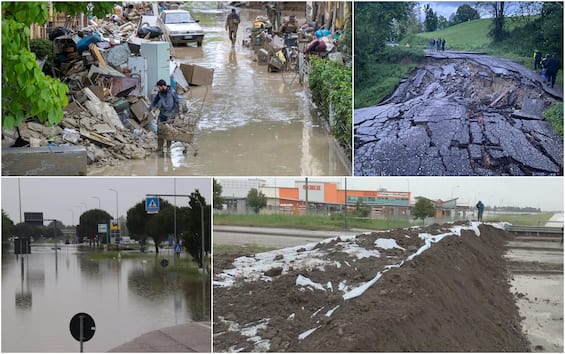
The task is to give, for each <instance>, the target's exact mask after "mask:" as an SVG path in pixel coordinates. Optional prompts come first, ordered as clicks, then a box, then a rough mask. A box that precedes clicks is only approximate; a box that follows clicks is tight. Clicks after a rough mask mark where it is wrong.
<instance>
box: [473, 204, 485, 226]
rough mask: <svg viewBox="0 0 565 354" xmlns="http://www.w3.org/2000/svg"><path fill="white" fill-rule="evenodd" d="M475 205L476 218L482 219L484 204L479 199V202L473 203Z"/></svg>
mask: <svg viewBox="0 0 565 354" xmlns="http://www.w3.org/2000/svg"><path fill="white" fill-rule="evenodd" d="M475 206H476V207H477V219H478V221H481V222H482V221H483V212H484V211H485V205H484V204H483V202H481V201H480V200H479V202H478V203H477V205H475Z"/></svg>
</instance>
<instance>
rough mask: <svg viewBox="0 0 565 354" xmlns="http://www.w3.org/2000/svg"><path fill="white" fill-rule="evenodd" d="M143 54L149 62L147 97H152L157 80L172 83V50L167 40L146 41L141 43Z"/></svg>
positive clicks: (145, 93)
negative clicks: (170, 50) (170, 62)
mask: <svg viewBox="0 0 565 354" xmlns="http://www.w3.org/2000/svg"><path fill="white" fill-rule="evenodd" d="M141 56H142V57H143V58H145V60H146V63H147V66H146V68H147V85H146V87H145V92H144V95H145V97H150V94H151V91H152V89H153V87H155V85H156V84H157V81H159V80H161V79H163V80H165V82H166V83H167V85H170V84H171V78H170V76H171V73H170V64H169V61H170V56H171V54H170V52H169V43H167V42H144V43H141Z"/></svg>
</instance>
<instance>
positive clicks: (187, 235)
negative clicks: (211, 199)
mask: <svg viewBox="0 0 565 354" xmlns="http://www.w3.org/2000/svg"><path fill="white" fill-rule="evenodd" d="M188 205H189V210H190V214H189V215H190V218H189V219H188V220H187V228H185V229H184V231H183V241H184V245H185V246H186V249H187V251H188V253H190V255H191V256H192V258H193V259H194V260H195V261H196V262H197V263H198V266H199V267H200V268H202V267H203V264H204V262H203V259H202V207H203V209H204V251H205V253H210V250H211V245H212V238H211V234H212V233H211V231H212V230H211V213H212V209H211V206H210V205H206V199H205V198H204V197H203V196H202V195H201V194H200V191H198V190H196V191H194V192H193V193H191V194H190V200H189V202H188ZM201 205H202V207H201ZM185 215H186V214H185Z"/></svg>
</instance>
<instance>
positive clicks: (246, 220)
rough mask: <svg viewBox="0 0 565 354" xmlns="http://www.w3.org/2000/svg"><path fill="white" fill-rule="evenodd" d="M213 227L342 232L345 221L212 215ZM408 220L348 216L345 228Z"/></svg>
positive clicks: (399, 223) (391, 224)
mask: <svg viewBox="0 0 565 354" xmlns="http://www.w3.org/2000/svg"><path fill="white" fill-rule="evenodd" d="M214 225H237V226H256V227H281V228H283V227H284V228H291V229H293V228H294V229H305V230H343V229H344V228H345V219H344V217H343V215H335V214H333V215H330V216H319V215H280V214H279V215H277V214H270V215H262V214H259V215H230V214H214ZM410 225H411V224H410V221H409V220H401V219H364V218H363V219H361V218H354V217H352V216H348V218H347V227H348V228H359V229H370V230H388V229H396V228H402V227H409V226H410Z"/></svg>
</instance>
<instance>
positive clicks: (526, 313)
mask: <svg viewBox="0 0 565 354" xmlns="http://www.w3.org/2000/svg"><path fill="white" fill-rule="evenodd" d="M507 247H508V251H507V254H506V258H507V259H508V261H509V262H511V265H510V272H511V274H512V276H511V282H510V284H511V287H512V292H513V293H514V294H516V297H517V301H516V303H517V305H518V308H519V311H520V316H522V318H523V320H522V329H523V330H524V333H525V334H526V336H527V338H528V340H529V341H530V345H531V348H530V349H531V351H532V352H563V245H562V244H561V242H560V238H559V237H557V236H556V237H520V236H519V237H516V239H515V240H514V241H511V242H509V243H508V245H507Z"/></svg>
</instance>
